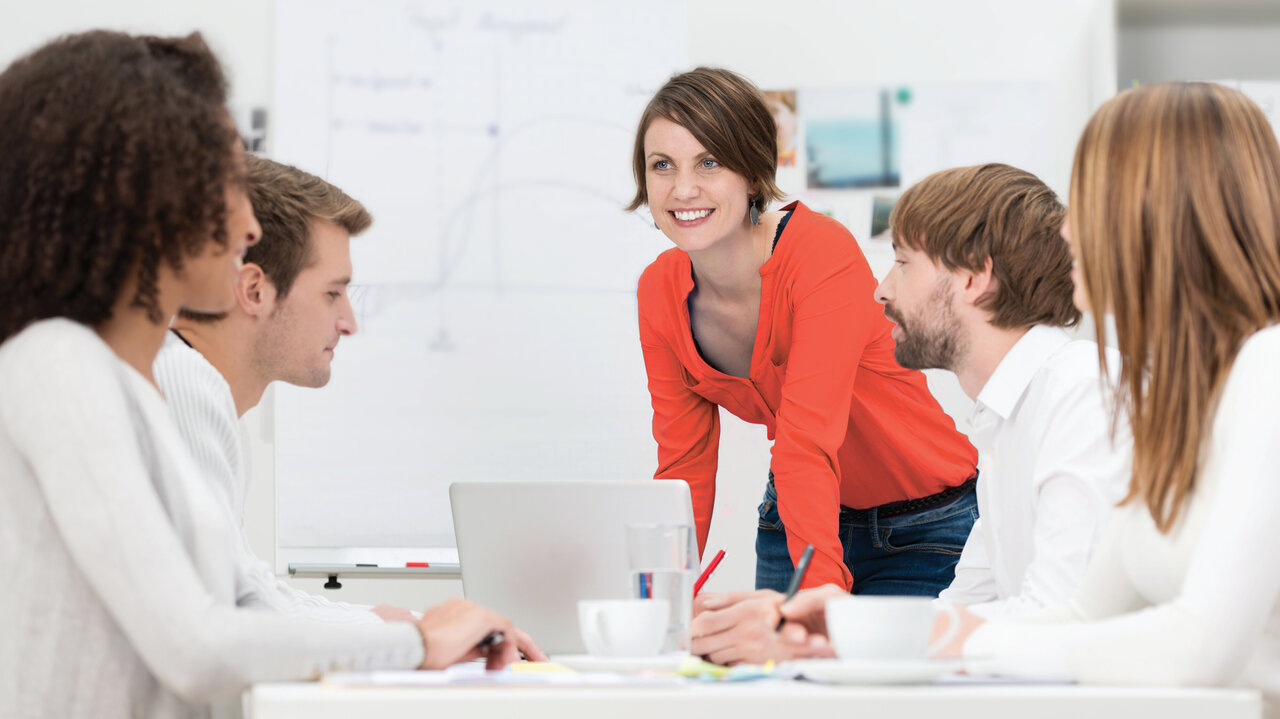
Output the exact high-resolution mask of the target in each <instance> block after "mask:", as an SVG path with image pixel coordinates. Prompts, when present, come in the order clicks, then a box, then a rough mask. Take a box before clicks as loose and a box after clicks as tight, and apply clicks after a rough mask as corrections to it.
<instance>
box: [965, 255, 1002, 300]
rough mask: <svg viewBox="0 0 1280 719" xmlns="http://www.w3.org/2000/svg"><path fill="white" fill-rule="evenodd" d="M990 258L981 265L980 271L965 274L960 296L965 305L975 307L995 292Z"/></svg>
mask: <svg viewBox="0 0 1280 719" xmlns="http://www.w3.org/2000/svg"><path fill="white" fill-rule="evenodd" d="M993 272H994V268H993V264H992V262H991V258H990V257H988V258H987V261H986V262H984V263H983V264H982V269H980V270H973V271H969V272H965V273H964V275H963V280H964V285H963V287H961V296H962V297H964V302H965V304H967V305H970V306H974V307H976V306H977V305H978V303H979V302H981V301H982V299H983V298H984V297H986V296H987V295H989V294H990V293H992V292H995V290H996V278H995V275H994V274H993Z"/></svg>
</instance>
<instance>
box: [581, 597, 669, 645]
mask: <svg viewBox="0 0 1280 719" xmlns="http://www.w3.org/2000/svg"><path fill="white" fill-rule="evenodd" d="M670 616H671V605H670V604H668V603H667V600H665V599H599V600H584V601H581V602H578V629H579V630H580V631H581V632H582V643H583V644H586V645H587V651H588V652H590V653H591V655H592V656H597V657H649V656H654V655H656V654H657V653H658V650H660V649H661V648H662V641H663V640H664V639H666V636H667V620H668V618H669V617H670Z"/></svg>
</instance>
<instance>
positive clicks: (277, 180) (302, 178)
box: [244, 155, 373, 299]
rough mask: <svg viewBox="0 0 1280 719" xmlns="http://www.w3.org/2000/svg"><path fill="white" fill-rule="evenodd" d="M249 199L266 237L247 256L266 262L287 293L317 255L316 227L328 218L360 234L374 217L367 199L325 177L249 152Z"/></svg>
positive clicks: (273, 279) (265, 266) (279, 287)
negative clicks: (313, 236)
mask: <svg viewBox="0 0 1280 719" xmlns="http://www.w3.org/2000/svg"><path fill="white" fill-rule="evenodd" d="M246 162H247V164H248V167H249V199H250V200H251V201H252V202H253V212H254V214H255V215H256V216H257V217H258V224H259V225H261V226H262V241H261V242H259V243H257V244H256V245H254V246H252V247H250V248H249V250H248V251H247V252H246V253H245V256H244V261H245V262H252V263H254V264H256V265H258V266H259V267H261V268H262V272H263V274H265V275H266V276H267V279H269V280H271V284H273V285H275V288H276V296H277V298H279V299H283V298H284V297H285V296H286V295H288V294H289V290H290V289H291V288H292V287H293V281H294V280H295V279H297V277H298V273H299V272H301V271H302V268H304V267H306V266H307V265H308V264H309V263H310V262H311V261H312V259H311V258H312V257H314V255H315V252H314V251H313V250H312V247H311V230H312V227H313V226H314V225H315V223H316V221H318V220H326V221H328V222H332V223H333V224H335V225H337V226H338V227H341V228H342V229H344V230H346V231H347V232H348V233H349V234H351V235H358V234H360V233H361V232H364V231H365V230H367V229H369V225H370V224H372V223H373V218H372V217H371V216H370V215H369V212H368V210H366V209H365V208H364V205H362V204H360V203H359V202H357V201H356V200H354V199H352V198H351V196H350V195H348V194H347V193H345V192H343V191H342V190H340V189H338V188H337V187H334V186H333V185H331V184H329V183H328V182H325V181H324V180H322V179H320V178H319V177H316V176H315V175H312V174H311V173H309V172H304V171H303V170H299V169H298V168H296V167H294V166H292V165H286V164H284V163H281V162H276V161H275V160H268V159H266V158H263V157H255V156H252V155H250V156H249V157H248V158H246Z"/></svg>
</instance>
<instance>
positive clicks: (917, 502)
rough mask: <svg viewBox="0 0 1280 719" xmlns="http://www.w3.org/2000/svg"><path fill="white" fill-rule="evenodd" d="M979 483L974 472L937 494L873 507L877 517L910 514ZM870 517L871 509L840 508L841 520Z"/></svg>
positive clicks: (967, 490) (941, 501)
mask: <svg viewBox="0 0 1280 719" xmlns="http://www.w3.org/2000/svg"><path fill="white" fill-rule="evenodd" d="M977 484H978V475H977V474H974V475H973V476H972V477H970V478H969V479H967V480H965V481H964V482H963V483H961V484H957V485H956V486H954V487H947V488H946V489H944V490H942V491H941V492H938V493H937V494H931V495H929V496H927V497H919V498H917V499H904V500H902V501H900V502H890V503H888V504H882V505H880V506H879V507H874V508H873V509H875V510H876V516H877V517H897V516H899V515H903V514H910V513H911V512H918V511H920V510H922V509H931V508H933V507H937V506H939V505H942V504H946V503H947V502H949V501H951V500H953V499H955V498H956V497H959V496H961V495H963V494H966V493H968V492H972V491H973V488H974V486H976V485H977ZM870 518H871V510H870V509H853V508H851V507H841V508H840V521H842V522H848V521H853V522H856V521H866V520H868V519H870Z"/></svg>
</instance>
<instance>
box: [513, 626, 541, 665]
mask: <svg viewBox="0 0 1280 719" xmlns="http://www.w3.org/2000/svg"><path fill="white" fill-rule="evenodd" d="M512 633H513V634H515V640H516V650H517V651H519V652H520V653H521V654H523V655H524V658H525V659H528V660H529V661H531V662H545V661H547V654H546V652H544V651H542V648H541V647H539V646H538V645H537V643H536V642H534V641H533V637H531V636H529V633H528V632H526V631H525V630H523V629H521V628H520V627H513V628H512Z"/></svg>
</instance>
